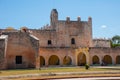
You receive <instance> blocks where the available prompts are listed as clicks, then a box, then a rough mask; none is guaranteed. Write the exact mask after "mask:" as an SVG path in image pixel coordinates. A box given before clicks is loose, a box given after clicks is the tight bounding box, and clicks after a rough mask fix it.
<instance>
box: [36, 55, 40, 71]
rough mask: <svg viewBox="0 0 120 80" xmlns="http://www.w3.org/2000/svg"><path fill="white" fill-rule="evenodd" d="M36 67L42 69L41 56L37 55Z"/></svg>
mask: <svg viewBox="0 0 120 80" xmlns="http://www.w3.org/2000/svg"><path fill="white" fill-rule="evenodd" d="M36 69H40V56H38V57H36Z"/></svg>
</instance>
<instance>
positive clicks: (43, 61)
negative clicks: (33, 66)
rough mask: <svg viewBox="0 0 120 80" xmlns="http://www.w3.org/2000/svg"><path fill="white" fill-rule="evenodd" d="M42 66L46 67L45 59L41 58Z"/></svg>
mask: <svg viewBox="0 0 120 80" xmlns="http://www.w3.org/2000/svg"><path fill="white" fill-rule="evenodd" d="M40 66H45V58H44V57H43V56H40Z"/></svg>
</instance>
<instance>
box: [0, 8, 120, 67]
mask: <svg viewBox="0 0 120 80" xmlns="http://www.w3.org/2000/svg"><path fill="white" fill-rule="evenodd" d="M0 32H1V37H2V35H4V36H7V37H6V38H3V39H1V38H0V45H3V44H6V45H4V46H1V47H0V49H1V50H2V51H1V52H0V55H1V56H0V64H4V65H3V67H1V66H0V69H9V68H10V69H11V68H35V67H36V68H40V67H42V66H83V65H85V64H90V65H116V64H120V49H119V48H111V47H110V41H109V40H105V39H103V40H101V39H93V38H92V18H91V17H89V18H88V21H81V18H80V17H78V18H77V20H76V21H72V20H70V17H67V18H66V20H59V19H58V12H57V10H56V9H53V10H52V11H51V15H50V25H46V26H44V27H42V28H41V29H27V28H26V27H22V28H21V30H14V29H0ZM1 41H2V42H1ZM3 55H4V57H3ZM2 60H4V61H2Z"/></svg>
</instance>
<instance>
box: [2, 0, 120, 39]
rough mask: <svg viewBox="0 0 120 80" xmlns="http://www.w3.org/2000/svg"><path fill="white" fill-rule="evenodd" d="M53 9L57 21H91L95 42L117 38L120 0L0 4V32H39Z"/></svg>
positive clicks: (22, 0)
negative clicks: (0, 30) (36, 30)
mask: <svg viewBox="0 0 120 80" xmlns="http://www.w3.org/2000/svg"><path fill="white" fill-rule="evenodd" d="M53 8H56V9H57V11H58V13H59V19H60V20H65V19H66V17H67V16H70V18H71V20H77V17H78V16H81V19H82V20H83V21H87V20H88V17H89V16H91V17H92V20H93V23H92V24H93V37H94V38H96V37H97V38H100V37H102V38H104V37H106V38H111V37H112V36H114V35H120V0H0V28H6V27H9V26H10V27H14V28H15V29H19V28H20V27H22V26H27V27H28V28H35V29H38V28H40V27H42V26H44V25H46V24H49V22H50V12H51V10H52V9H53Z"/></svg>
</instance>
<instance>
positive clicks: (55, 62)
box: [49, 55, 60, 65]
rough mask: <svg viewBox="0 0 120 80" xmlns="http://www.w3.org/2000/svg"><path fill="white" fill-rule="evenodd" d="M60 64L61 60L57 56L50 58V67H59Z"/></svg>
mask: <svg viewBox="0 0 120 80" xmlns="http://www.w3.org/2000/svg"><path fill="white" fill-rule="evenodd" d="M59 63H60V60H59V58H58V56H56V55H52V56H50V58H49V65H59Z"/></svg>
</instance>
